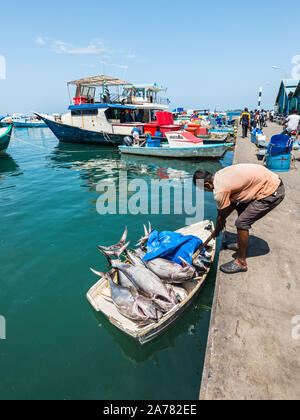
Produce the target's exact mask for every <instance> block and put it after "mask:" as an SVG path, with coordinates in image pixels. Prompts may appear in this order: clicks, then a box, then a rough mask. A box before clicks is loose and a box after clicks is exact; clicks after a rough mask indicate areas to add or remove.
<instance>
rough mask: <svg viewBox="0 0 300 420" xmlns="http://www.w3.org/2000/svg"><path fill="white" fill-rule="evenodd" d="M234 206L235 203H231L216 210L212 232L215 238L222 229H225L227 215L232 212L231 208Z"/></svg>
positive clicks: (233, 208)
mask: <svg viewBox="0 0 300 420" xmlns="http://www.w3.org/2000/svg"><path fill="white" fill-rule="evenodd" d="M235 208H236V205H235V204H234V203H232V204H231V205H230V206H228V207H226V208H225V209H223V210H219V211H218V217H217V222H216V229H215V233H214V236H215V238H217V237H218V236H219V235H220V233H221V232H222V230H224V229H225V226H226V220H227V217H228V216H229V215H230V214H231V213H232V212H233V210H235Z"/></svg>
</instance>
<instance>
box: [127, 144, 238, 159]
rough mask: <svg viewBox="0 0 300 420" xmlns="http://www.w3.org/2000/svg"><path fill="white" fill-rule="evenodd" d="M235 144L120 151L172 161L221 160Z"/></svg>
mask: <svg viewBox="0 0 300 420" xmlns="http://www.w3.org/2000/svg"><path fill="white" fill-rule="evenodd" d="M232 146H234V143H217V144H203V143H202V144H201V145H200V146H197V147H191V146H188V147H171V146H169V145H168V144H167V145H164V144H163V145H162V146H161V147H138V146H119V151H120V152H121V153H124V154H128V155H139V156H152V157H163V158H172V159H195V158H197V159H201V158H206V159H221V158H222V157H223V156H224V155H225V153H226V151H227V150H228V149H229V148H230V147H232Z"/></svg>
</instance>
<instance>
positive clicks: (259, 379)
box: [200, 122, 300, 400]
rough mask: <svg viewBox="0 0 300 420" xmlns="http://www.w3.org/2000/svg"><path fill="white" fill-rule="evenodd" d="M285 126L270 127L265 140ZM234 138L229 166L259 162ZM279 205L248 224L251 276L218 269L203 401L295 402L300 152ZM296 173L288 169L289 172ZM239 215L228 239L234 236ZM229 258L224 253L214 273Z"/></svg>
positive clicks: (299, 344)
mask: <svg viewBox="0 0 300 420" xmlns="http://www.w3.org/2000/svg"><path fill="white" fill-rule="evenodd" d="M281 131H282V127H281V126H279V125H277V124H275V123H270V122H269V123H268V127H267V128H265V130H264V134H266V136H267V140H269V139H270V138H271V136H272V135H274V134H279V133H280V132H281ZM240 135H241V130H239V136H238V138H237V143H236V149H235V155H234V164H237V163H257V164H260V165H262V164H263V163H262V162H261V161H259V160H258V159H257V155H256V152H257V148H256V146H255V145H254V144H253V143H251V141H250V138H248V139H243V138H241V136H240ZM293 154H294V155H295V158H296V160H295V169H291V170H290V171H289V172H285V173H280V174H279V175H280V177H281V178H282V180H283V182H284V184H285V187H286V198H285V200H284V201H283V203H282V204H281V205H280V206H279V207H277V208H276V209H275V210H273V211H272V212H271V213H270V214H269V215H267V216H266V217H264V218H263V219H262V220H260V221H258V222H257V223H256V224H255V225H253V229H252V230H251V239H250V246H249V250H248V272H247V273H239V274H234V275H226V274H223V273H222V272H221V271H220V270H218V274H217V278H216V288H215V296H214V303H213V310H212V317H211V324H210V331H209V337H208V345H207V353H206V359H205V366H204V372H203V378H202V385H201V391H200V400H299V399H300V270H299V263H300V211H299V209H300V151H295V152H293ZM292 166H293V165H292ZM235 220H236V212H235V213H234V214H233V215H232V216H231V217H230V218H229V221H228V224H227V227H226V230H227V232H228V233H227V234H225V236H227V238H228V237H230V236H232V238H233V237H234V235H235V234H236V229H235V225H234V223H235ZM232 257H234V252H233V251H228V250H226V251H225V250H222V251H221V253H220V258H219V266H220V265H221V264H224V263H226V262H228V261H230V260H232V259H233V258H232Z"/></svg>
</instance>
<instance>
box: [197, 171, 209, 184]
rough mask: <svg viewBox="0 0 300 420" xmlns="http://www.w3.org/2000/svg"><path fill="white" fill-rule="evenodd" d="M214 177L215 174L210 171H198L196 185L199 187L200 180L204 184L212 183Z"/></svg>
mask: <svg viewBox="0 0 300 420" xmlns="http://www.w3.org/2000/svg"><path fill="white" fill-rule="evenodd" d="M212 177H213V174H211V173H210V172H208V171H205V170H199V171H196V172H195V173H194V177H193V182H194V185H197V182H199V180H200V179H203V180H204V183H205V182H212Z"/></svg>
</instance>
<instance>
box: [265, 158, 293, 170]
mask: <svg viewBox="0 0 300 420" xmlns="http://www.w3.org/2000/svg"><path fill="white" fill-rule="evenodd" d="M266 165H267V168H268V169H270V170H271V171H276V172H288V171H289V170H290V167H291V155H290V154H288V155H278V156H271V155H268V156H267V158H266Z"/></svg>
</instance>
